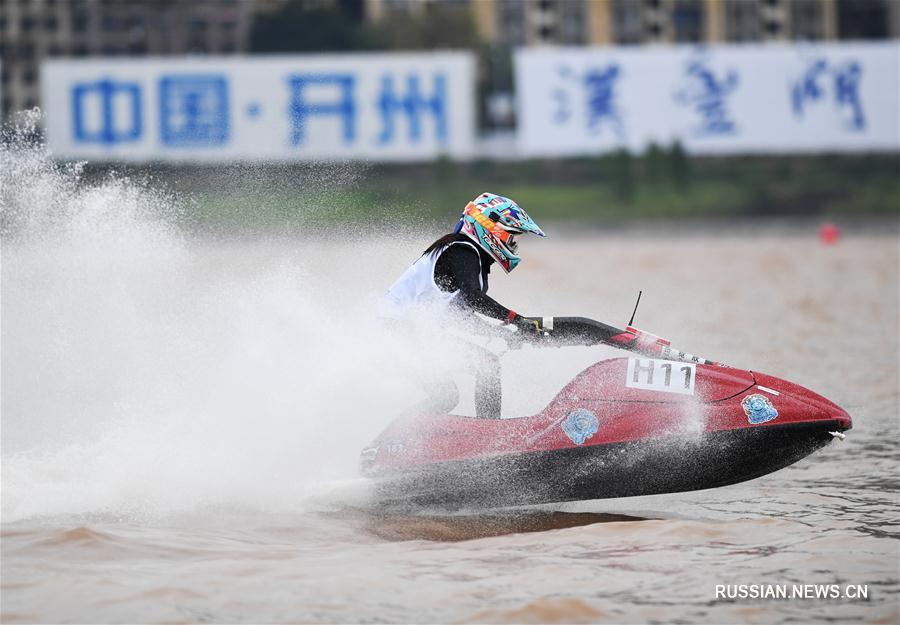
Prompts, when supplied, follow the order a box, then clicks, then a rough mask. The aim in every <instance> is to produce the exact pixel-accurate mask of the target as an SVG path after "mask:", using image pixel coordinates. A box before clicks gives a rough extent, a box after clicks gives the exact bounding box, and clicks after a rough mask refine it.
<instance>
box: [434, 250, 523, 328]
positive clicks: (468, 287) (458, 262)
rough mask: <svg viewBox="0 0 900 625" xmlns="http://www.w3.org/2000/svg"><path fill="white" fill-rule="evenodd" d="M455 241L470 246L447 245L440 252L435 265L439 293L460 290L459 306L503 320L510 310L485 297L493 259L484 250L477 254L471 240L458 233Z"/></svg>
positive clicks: (435, 279) (435, 277)
mask: <svg viewBox="0 0 900 625" xmlns="http://www.w3.org/2000/svg"><path fill="white" fill-rule="evenodd" d="M454 240H456V241H465V242H467V243H471V245H450V246H449V247H447V248H445V249H444V251H442V252H440V256H439V257H438V259H437V262H436V263H435V266H434V281H435V283H436V284H437V285H438V287H439V288H440V289H441V290H442V291H447V292H448V293H452V292H454V291H459V298H458V300H457V301H458V305H460V306H464V307H465V308H467V309H469V310H472V311H474V312H477V313H480V314H482V315H484V316H486V317H490V318H492V319H501V320H506V319H507V318H508V316H509V309H508V308H506V307H505V306H503V305H502V304H500V303H499V302H497V301H496V300H494V299H493V298H491V297H489V296H488V295H487V290H488V276H489V275H490V273H491V265H493V264H494V259H493V258H491V257H490V256H489V255H488V254H487V252H485V251H484V250H481V249H479V250H478V251H477V252H476V251H475V250H474V249H473V245H474V243H472V240H471V239H469V238H468V237H467V236H465V235H463V234H457V235H456V237H455V238H454ZM434 253H437V252H434ZM479 277H480V280H479Z"/></svg>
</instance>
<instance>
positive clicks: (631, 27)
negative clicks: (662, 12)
mask: <svg viewBox="0 0 900 625" xmlns="http://www.w3.org/2000/svg"><path fill="white" fill-rule="evenodd" d="M613 23H614V24H615V37H616V42H617V43H640V41H641V5H640V4H638V3H637V2H632V1H631V0H614V4H613Z"/></svg>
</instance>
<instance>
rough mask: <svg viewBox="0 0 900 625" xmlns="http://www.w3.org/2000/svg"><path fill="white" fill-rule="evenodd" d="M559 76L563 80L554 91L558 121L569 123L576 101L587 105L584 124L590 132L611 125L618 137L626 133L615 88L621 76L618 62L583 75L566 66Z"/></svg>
mask: <svg viewBox="0 0 900 625" xmlns="http://www.w3.org/2000/svg"><path fill="white" fill-rule="evenodd" d="M558 75H559V77H560V78H561V79H562V82H560V83H559V84H558V85H557V86H556V87H555V88H554V89H553V92H552V93H551V96H552V98H553V100H554V102H555V103H556V110H555V112H554V116H553V121H554V122H555V123H557V124H559V125H563V124H567V123H569V122H570V121H571V119H572V117H573V110H574V108H575V106H576V105H575V103H574V102H573V101H578V102H580V106H583V108H584V112H585V113H584V124H585V126H586V129H587V130H588V131H590V132H591V134H600V133H602V131H603V129H604V128H610V129H611V130H612V131H613V133H615V135H616V137H619V138H622V137H623V136H624V135H625V129H624V127H623V125H622V118H621V115H620V113H619V108H618V105H617V101H616V89H617V86H618V83H619V80H620V78H621V76H622V70H621V68H620V67H619V65H618V64H617V63H610V64H609V65H607V66H605V67H593V68H590V69H588V70H587V71H586V72H584V74H583V75H579V74H578V73H576V72H575V71H574V70H573V69H572V68H571V67H569V66H568V65H564V66H562V67H561V68H559V70H558Z"/></svg>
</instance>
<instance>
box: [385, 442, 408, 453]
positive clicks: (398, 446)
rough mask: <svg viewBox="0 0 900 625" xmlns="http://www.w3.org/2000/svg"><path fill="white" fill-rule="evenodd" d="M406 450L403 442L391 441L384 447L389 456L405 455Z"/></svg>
mask: <svg viewBox="0 0 900 625" xmlns="http://www.w3.org/2000/svg"><path fill="white" fill-rule="evenodd" d="M405 449H406V446H405V445H404V444H403V441H391V442H389V443H388V444H386V445H385V446H384V450H385V451H386V452H388V453H389V454H399V453H403V451H404V450H405Z"/></svg>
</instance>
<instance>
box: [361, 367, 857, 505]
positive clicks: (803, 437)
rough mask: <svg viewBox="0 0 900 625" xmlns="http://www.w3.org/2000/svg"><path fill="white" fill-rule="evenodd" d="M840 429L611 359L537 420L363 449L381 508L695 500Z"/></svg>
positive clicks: (824, 415) (727, 380)
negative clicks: (682, 495) (698, 493)
mask: <svg viewBox="0 0 900 625" xmlns="http://www.w3.org/2000/svg"><path fill="white" fill-rule="evenodd" d="M851 427H852V422H851V419H850V416H849V415H848V414H847V413H846V412H845V411H844V410H843V409H842V408H840V407H839V406H837V405H836V404H834V403H833V402H831V401H829V400H827V399H825V398H824V397H822V396H821V395H818V394H816V393H814V392H812V391H810V390H809V389H806V388H803V387H801V386H799V385H796V384H793V383H791V382H787V381H785V380H781V379H779V378H775V377H772V376H767V375H764V374H760V373H751V372H750V371H744V370H740V369H733V368H730V367H723V366H720V365H702V364H696V365H691V364H684V363H676V362H669V361H663V360H653V359H648V358H631V359H628V358H616V359H611V360H606V361H602V362H599V363H596V364H594V365H592V366H591V367H588V368H587V369H586V370H585V371H583V372H582V373H581V374H579V375H578V376H576V378H575V379H574V380H572V382H571V383H569V384H568V385H567V386H566V387H565V388H563V389H562V390H561V391H560V392H559V394H558V395H557V396H556V397H555V398H554V399H553V401H551V402H550V404H549V405H548V406H547V407H546V408H545V409H544V410H543V411H542V412H540V413H538V414H536V415H533V416H530V417H522V418H515V419H473V418H467V417H461V416H457V415H431V416H429V415H420V416H415V417H407V418H404V419H399V420H398V421H397V422H395V423H394V424H392V425H391V426H390V427H389V428H388V429H387V430H385V432H383V433H382V434H381V435H380V436H379V437H378V438H377V439H376V440H375V441H374V442H373V444H372V445H371V446H370V447H369V448H367V449H365V450H363V457H362V469H363V473H364V474H365V475H367V476H369V477H372V478H374V479H375V480H376V493H377V501H378V502H380V503H383V504H385V505H391V506H393V505H404V504H408V505H424V506H437V507H443V508H450V509H452V508H459V507H463V506H478V507H485V506H490V507H493V506H512V505H527V504H541V503H552V502H562V501H574V500H586V499H603V498H611V497H632V496H638V495H654V494H661V493H675V492H684V491H690V490H701V489H707V488H716V487H720V486H727V485H730V484H735V483H738V482H743V481H746V480H751V479H754V478H757V477H760V476H762V475H766V474H767V473H771V472H773V471H777V470H779V469H781V468H784V467H786V466H788V465H790V464H793V463H794V462H796V461H798V460H800V459H801V458H804V457H805V456H807V455H809V454H811V453H813V452H814V451H816V450H817V449H820V448H821V447H824V446H825V445H827V444H828V443H829V442H830V441H831V440H832V439H833V438H834V437H833V435H832V434H831V433H832V432H842V431H845V430H849V429H850V428H851Z"/></svg>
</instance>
